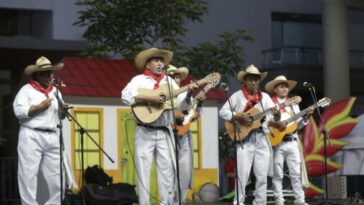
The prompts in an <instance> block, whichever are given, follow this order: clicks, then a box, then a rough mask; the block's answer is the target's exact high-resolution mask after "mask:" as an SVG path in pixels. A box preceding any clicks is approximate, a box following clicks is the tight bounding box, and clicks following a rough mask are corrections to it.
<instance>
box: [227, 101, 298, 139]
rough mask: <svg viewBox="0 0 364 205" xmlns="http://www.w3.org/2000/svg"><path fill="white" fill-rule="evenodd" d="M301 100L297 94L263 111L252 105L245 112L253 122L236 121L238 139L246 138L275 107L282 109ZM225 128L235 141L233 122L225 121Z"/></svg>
mask: <svg viewBox="0 0 364 205" xmlns="http://www.w3.org/2000/svg"><path fill="white" fill-rule="evenodd" d="M301 100H302V99H301V97H299V96H295V97H292V98H289V99H288V100H287V101H286V102H283V103H280V104H278V105H277V107H272V108H269V109H267V110H265V111H263V112H261V111H260V110H259V109H257V108H255V107H252V108H251V109H249V110H248V111H246V112H244V113H245V114H247V115H249V116H250V122H251V124H250V125H249V124H245V123H242V122H239V121H236V124H235V125H236V128H237V129H236V139H237V140H238V141H240V140H244V139H245V138H246V137H247V136H248V134H249V133H250V132H251V131H252V130H254V129H257V128H259V127H260V126H261V125H262V124H261V122H260V120H261V119H262V118H263V117H264V116H265V115H267V114H268V113H270V112H271V111H272V110H273V109H274V108H277V109H281V108H283V107H286V106H289V105H293V104H298V103H300V102H301ZM225 128H226V131H227V133H228V135H229V137H230V139H231V140H233V141H234V140H235V134H234V124H233V122H232V121H225Z"/></svg>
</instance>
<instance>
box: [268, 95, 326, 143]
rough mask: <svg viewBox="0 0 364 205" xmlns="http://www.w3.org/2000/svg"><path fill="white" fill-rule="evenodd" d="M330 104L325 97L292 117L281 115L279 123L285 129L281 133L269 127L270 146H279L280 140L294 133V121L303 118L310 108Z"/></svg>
mask: <svg viewBox="0 0 364 205" xmlns="http://www.w3.org/2000/svg"><path fill="white" fill-rule="evenodd" d="M330 103H331V99H330V98H326V97H325V98H322V99H321V100H319V101H318V102H317V104H313V105H311V106H309V107H307V108H306V109H304V110H302V111H301V112H299V113H297V114H295V115H293V116H292V115H290V114H289V113H287V112H283V113H281V121H282V122H283V123H284V124H285V125H286V128H285V129H284V130H282V131H279V130H278V129H277V128H275V127H273V126H269V128H270V132H271V134H270V135H269V141H270V143H271V144H272V146H273V147H274V146H277V145H279V143H281V142H282V139H283V137H284V136H285V135H287V134H290V133H294V132H295V131H296V130H297V127H298V125H297V122H296V120H297V119H299V118H300V117H302V116H304V115H305V114H306V113H307V112H308V110H309V108H310V107H314V108H316V107H322V108H323V107H326V106H329V105H330Z"/></svg>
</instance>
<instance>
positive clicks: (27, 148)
mask: <svg viewBox="0 0 364 205" xmlns="http://www.w3.org/2000/svg"><path fill="white" fill-rule="evenodd" d="M62 68H63V63H60V64H57V65H52V64H51V62H50V61H49V60H48V59H47V58H46V57H40V58H38V59H37V61H36V63H35V64H34V65H29V66H27V67H26V68H25V70H24V73H25V75H26V76H29V77H31V80H30V81H29V83H27V84H26V85H24V86H23V87H22V88H21V89H20V91H19V92H18V93H17V95H16V97H15V100H14V103H13V108H14V113H15V116H16V117H17V118H18V119H19V123H20V130H19V142H18V185H19V193H20V197H21V203H22V204H23V205H36V204H38V203H37V201H36V195H37V193H36V191H37V176H38V171H39V169H40V170H41V171H42V173H43V175H44V178H45V180H46V182H47V185H48V191H49V196H50V198H49V199H48V201H47V202H45V204H60V200H61V198H60V197H61V196H60V167H59V157H60V153H59V146H60V144H59V137H58V134H57V125H58V123H59V116H58V110H59V109H60V107H59V105H58V102H57V99H55V93H56V92H57V91H56V89H55V88H54V87H53V85H52V80H53V72H54V71H55V70H59V69H62ZM59 97H60V99H62V96H61V95H60V93H59ZM62 118H64V116H62Z"/></svg>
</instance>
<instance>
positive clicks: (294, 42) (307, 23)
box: [270, 12, 322, 65]
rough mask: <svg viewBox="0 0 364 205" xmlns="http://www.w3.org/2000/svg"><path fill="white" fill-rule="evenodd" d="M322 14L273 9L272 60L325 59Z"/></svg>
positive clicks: (310, 61) (309, 62)
mask: <svg viewBox="0 0 364 205" xmlns="http://www.w3.org/2000/svg"><path fill="white" fill-rule="evenodd" d="M321 33H322V25H321V16H320V15H312V14H297V13H277V12H273V13H272V48H273V49H272V51H271V52H272V53H271V54H270V55H272V57H271V58H272V64H306V65H318V64H320V63H321V46H322V37H321V36H322V35H321Z"/></svg>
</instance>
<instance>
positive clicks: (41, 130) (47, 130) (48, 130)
mask: <svg viewBox="0 0 364 205" xmlns="http://www.w3.org/2000/svg"><path fill="white" fill-rule="evenodd" d="M32 129H33V130H36V131H39V132H50V133H52V132H56V131H55V130H52V129H43V128H32Z"/></svg>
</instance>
